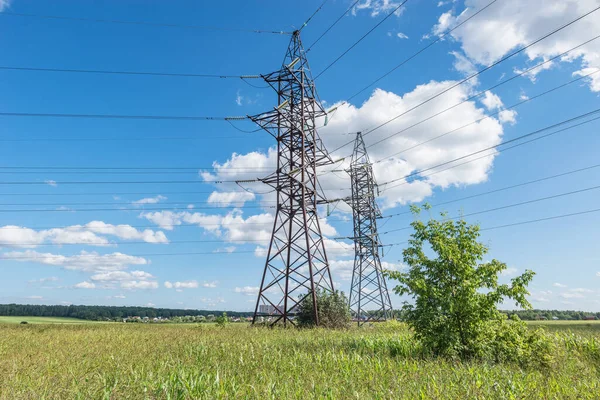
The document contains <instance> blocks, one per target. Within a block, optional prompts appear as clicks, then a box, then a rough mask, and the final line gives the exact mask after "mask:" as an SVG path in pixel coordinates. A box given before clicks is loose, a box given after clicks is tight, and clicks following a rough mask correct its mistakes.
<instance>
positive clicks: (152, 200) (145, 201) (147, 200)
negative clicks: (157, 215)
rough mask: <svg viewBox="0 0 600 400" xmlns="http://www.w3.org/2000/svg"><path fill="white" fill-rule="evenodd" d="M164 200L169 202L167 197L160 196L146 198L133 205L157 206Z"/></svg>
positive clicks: (134, 202)
mask: <svg viewBox="0 0 600 400" xmlns="http://www.w3.org/2000/svg"><path fill="white" fill-rule="evenodd" d="M163 200H167V198H166V197H165V196H161V195H160V194H159V195H158V196H155V197H146V198H144V199H139V200H136V201H132V202H131V204H133V205H136V206H140V205H144V204H157V203H160V202H161V201H163Z"/></svg>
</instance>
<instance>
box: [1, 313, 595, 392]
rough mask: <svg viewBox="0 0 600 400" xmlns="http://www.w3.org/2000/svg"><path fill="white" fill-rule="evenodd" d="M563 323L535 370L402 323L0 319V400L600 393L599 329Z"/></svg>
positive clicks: (554, 334)
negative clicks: (428, 339)
mask: <svg viewBox="0 0 600 400" xmlns="http://www.w3.org/2000/svg"><path fill="white" fill-rule="evenodd" d="M556 325H558V324H556ZM562 329H563V332H560V333H551V334H552V335H553V338H554V341H555V345H556V350H555V359H554V360H553V361H552V365H551V367H550V368H548V369H544V370H536V369H522V368H520V367H518V366H517V365H512V364H495V365H494V364H485V363H480V362H455V361H449V360H444V359H433V358H427V357H423V356H422V355H421V354H420V353H419V348H418V345H417V344H416V343H415V341H414V339H413V338H412V334H411V333H410V332H409V330H408V329H406V328H405V327H404V326H403V325H401V324H395V325H391V324H388V325H380V326H378V327H376V328H362V329H356V328H354V329H351V330H349V331H322V330H304V331H297V330H277V329H276V330H269V329H264V328H251V327H249V326H248V325H245V324H231V325H229V326H227V327H224V328H222V327H218V326H214V325H212V326H206V325H200V326H190V325H187V326H185V327H184V326H182V325H175V324H173V325H146V324H117V323H107V324H53V325H35V324H34V325H18V324H1V325H0V398H1V399H17V398H18V399H23V398H25V399H38V398H46V399H64V398H68V399H98V398H105V399H121V398H128V399H129V398H133V399H159V398H160V399H162V398H165V399H192V398H193V399H196V398H202V399H214V398H240V399H282V398H296V399H307V398H326V399H327V398H329V399H349V398H354V399H370V398H380V399H398V398H404V399H430V398H435V399H470V398H478V399H483V398H489V399H521V398H528V399H529V398H540V399H554V398H560V399H563V398H566V399H569V398H571V399H597V398H599V396H600V335H598V334H597V331H593V330H588V331H587V333H586V334H584V335H581V334H580V332H579V331H578V332H577V333H576V334H573V333H572V332H571V331H570V329H569V328H566V327H564V328H562Z"/></svg>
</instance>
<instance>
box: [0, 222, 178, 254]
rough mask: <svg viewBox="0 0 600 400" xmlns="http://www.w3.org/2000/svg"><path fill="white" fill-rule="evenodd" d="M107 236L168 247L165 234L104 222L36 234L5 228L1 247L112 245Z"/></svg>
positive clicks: (26, 230)
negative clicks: (77, 244) (78, 244)
mask: <svg viewBox="0 0 600 400" xmlns="http://www.w3.org/2000/svg"><path fill="white" fill-rule="evenodd" d="M105 236H115V237H117V238H119V239H122V240H141V241H144V242H147V243H168V242H169V241H168V239H167V237H166V235H165V234H164V233H163V232H161V231H153V230H150V229H146V230H143V231H140V230H137V229H135V228H133V227H132V226H130V225H112V224H107V223H104V222H102V221H91V222H89V223H87V224H85V225H72V226H68V227H66V228H53V229H45V230H34V229H30V228H26V227H22V226H15V225H5V226H3V227H0V247H21V248H34V247H37V246H38V245H41V244H44V243H52V244H56V245H61V244H69V243H82V244H90V245H94V246H107V245H110V240H109V239H107V238H106V237H105Z"/></svg>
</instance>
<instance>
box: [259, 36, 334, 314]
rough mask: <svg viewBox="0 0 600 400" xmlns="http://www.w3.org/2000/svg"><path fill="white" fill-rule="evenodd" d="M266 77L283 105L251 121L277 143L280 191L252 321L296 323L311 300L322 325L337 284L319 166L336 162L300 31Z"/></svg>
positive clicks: (275, 182)
mask: <svg viewBox="0 0 600 400" xmlns="http://www.w3.org/2000/svg"><path fill="white" fill-rule="evenodd" d="M263 78H264V79H265V81H266V82H267V83H268V84H269V85H270V86H271V87H272V88H273V89H274V90H275V91H276V92H277V95H278V106H277V107H276V108H275V109H274V110H273V111H270V112H267V113H263V114H260V115H257V116H254V117H251V118H252V120H253V121H254V122H256V123H257V124H258V125H260V126H261V127H262V128H263V129H265V130H266V131H267V132H269V133H270V134H271V135H273V136H274V137H275V139H276V140H277V170H276V171H275V173H274V174H273V175H271V176H269V177H267V178H265V179H263V182H265V183H267V184H269V185H271V186H272V187H273V188H275V190H276V191H277V211H276V215H275V222H274V224H273V233H272V236H271V242H270V245H269V249H268V253H267V261H266V264H265V270H264V273H263V277H262V281H261V285H260V292H259V294H258V299H257V301H256V308H255V310H254V319H253V322H255V321H256V318H257V317H258V316H266V315H268V316H272V317H273V318H272V321H271V324H273V325H274V324H277V323H281V322H282V323H283V324H284V325H286V324H287V323H291V324H294V315H295V314H296V313H297V310H298V307H299V304H300V303H301V302H302V301H303V300H304V299H305V298H306V297H308V296H310V297H311V299H312V302H313V310H314V319H315V322H316V324H318V323H319V321H318V314H317V291H319V290H326V291H333V281H332V279H331V272H330V270H329V262H328V260H327V254H326V252H325V246H324V244H323V236H322V235H321V227H320V225H319V218H318V215H317V203H318V201H319V199H320V197H319V196H320V195H319V194H318V191H317V185H318V184H317V174H316V168H317V167H318V166H321V165H328V164H331V163H332V161H331V159H330V157H329V155H328V154H327V152H326V151H325V150H324V148H323V146H322V142H321V140H320V139H319V137H318V135H317V131H316V126H315V119H316V118H319V117H324V116H325V114H326V113H325V111H324V110H323V108H322V107H321V103H320V101H319V99H318V96H317V94H316V91H315V85H314V82H313V80H312V76H311V74H310V69H309V66H308V62H307V60H306V56H305V52H304V48H303V47H302V42H301V40H300V33H299V32H298V31H296V32H294V34H293V35H292V39H291V42H290V45H289V47H288V50H287V53H286V56H285V59H284V62H283V66H282V68H281V69H280V70H279V71H277V72H274V73H271V74H269V75H265V76H263Z"/></svg>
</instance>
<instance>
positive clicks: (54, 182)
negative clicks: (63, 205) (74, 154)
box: [0, 0, 58, 187]
mask: <svg viewBox="0 0 600 400" xmlns="http://www.w3.org/2000/svg"><path fill="white" fill-rule="evenodd" d="M0 1H2V0H0ZM0 9H2V4H1V3H0ZM44 182H45V183H46V184H47V185H49V186H52V187H57V186H58V184H57V183H56V181H53V180H52V179H46V180H45V181H44Z"/></svg>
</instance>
